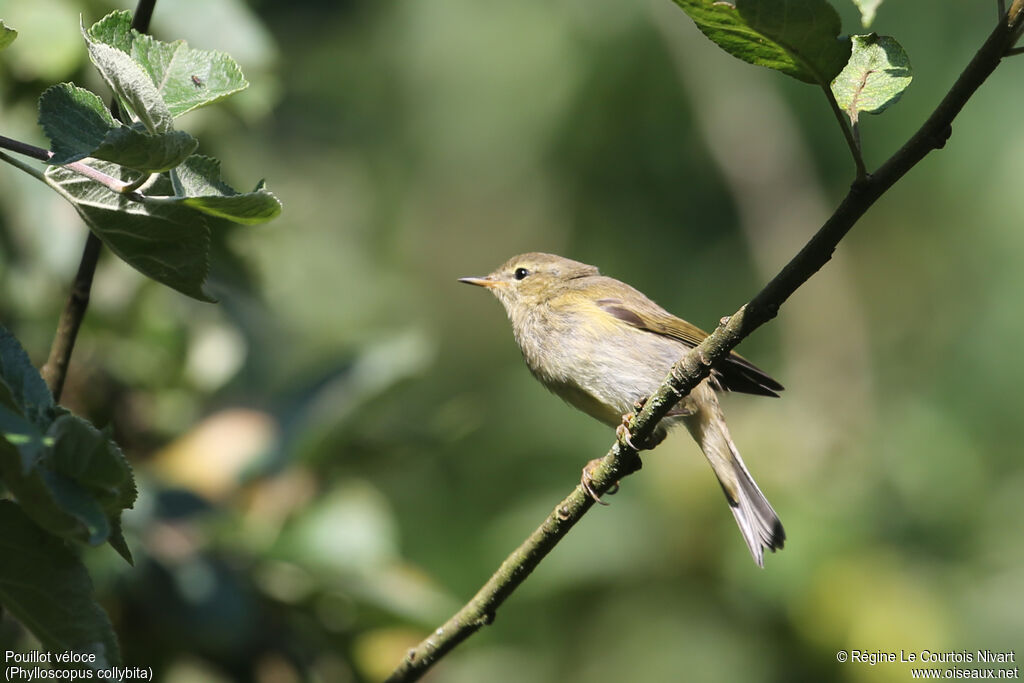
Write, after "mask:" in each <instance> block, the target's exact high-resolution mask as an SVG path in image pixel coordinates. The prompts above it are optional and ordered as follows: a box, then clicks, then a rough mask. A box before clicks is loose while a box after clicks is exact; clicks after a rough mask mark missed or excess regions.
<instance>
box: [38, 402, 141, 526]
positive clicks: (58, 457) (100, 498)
mask: <svg viewBox="0 0 1024 683" xmlns="http://www.w3.org/2000/svg"><path fill="white" fill-rule="evenodd" d="M47 436H48V437H50V439H52V443H53V445H52V446H51V447H50V451H51V453H50V454H49V457H50V462H51V464H52V466H53V468H54V469H55V470H56V471H58V472H60V473H61V474H64V475H65V476H67V477H68V478H70V479H71V480H72V481H74V482H76V483H78V484H80V485H81V486H82V487H84V488H85V489H86V490H87V491H88V492H89V493H90V494H91V495H92V497H93V498H95V499H96V501H97V502H98V503H99V504H100V506H101V507H102V508H103V511H104V512H105V513H106V514H107V515H111V516H120V514H121V510H124V509H127V508H130V507H132V505H134V503H135V496H136V490H135V480H134V479H133V478H132V468H131V466H130V465H129V464H128V461H127V460H126V459H125V457H124V454H123V453H121V449H120V448H118V447H117V444H115V443H114V442H113V441H112V440H111V439H110V438H109V437H108V436H106V435H105V434H103V432H101V431H100V430H98V429H96V428H95V427H93V426H92V425H91V424H89V423H88V422H86V421H85V420H83V419H82V418H80V417H77V416H76V415H72V414H70V413H67V414H65V415H61V416H60V417H58V418H57V419H56V420H54V422H53V424H52V425H51V426H50V429H49V430H48V431H47Z"/></svg>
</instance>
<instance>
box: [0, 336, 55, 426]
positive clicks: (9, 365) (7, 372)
mask: <svg viewBox="0 0 1024 683" xmlns="http://www.w3.org/2000/svg"><path fill="white" fill-rule="evenodd" d="M0 405H3V406H7V407H8V408H11V409H13V410H16V411H17V412H18V413H19V414H21V415H24V416H25V417H26V418H27V419H28V420H29V421H30V422H31V423H32V424H33V425H36V426H38V427H40V428H42V429H45V428H46V427H47V426H49V424H50V422H51V421H52V420H53V416H54V404H53V396H52V395H51V394H50V390H49V388H47V386H46V382H44V381H43V378H42V376H41V375H40V374H39V371H38V370H36V369H35V366H33V365H32V361H30V360H29V357H28V354H27V353H25V349H23V348H21V344H20V343H18V340H17V339H16V338H15V336H14V335H13V334H11V333H10V332H8V331H7V328H5V327H4V326H3V325H0Z"/></svg>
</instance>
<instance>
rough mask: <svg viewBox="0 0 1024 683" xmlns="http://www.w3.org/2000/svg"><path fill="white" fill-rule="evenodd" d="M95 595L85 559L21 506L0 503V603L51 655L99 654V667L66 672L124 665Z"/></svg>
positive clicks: (87, 665)
mask: <svg viewBox="0 0 1024 683" xmlns="http://www.w3.org/2000/svg"><path fill="white" fill-rule="evenodd" d="M92 594H93V585H92V580H91V579H90V578H89V573H88V572H87V571H86V569H85V566H84V565H83V564H82V562H81V560H79V559H78V558H77V557H76V556H75V554H74V553H72V552H71V550H69V549H68V548H67V546H65V545H64V543H62V542H61V541H60V539H57V538H54V537H53V536H50V535H49V534H47V533H45V532H44V531H43V530H42V529H40V528H39V527H37V526H36V525H35V524H33V523H32V521H31V520H30V519H29V518H28V517H27V516H26V515H25V513H24V511H23V510H22V509H21V508H20V507H19V506H18V505H16V504H15V503H13V502H11V501H9V500H4V501H0V604H2V605H3V606H4V607H5V608H6V609H7V610H8V611H9V612H10V613H11V614H12V615H13V616H14V617H15V618H16V619H18V621H20V622H21V623H22V624H23V625H24V626H25V627H26V628H27V629H28V630H29V631H31V632H32V633H33V634H34V635H35V636H36V638H38V639H39V641H40V642H41V643H42V644H43V647H45V648H46V649H47V650H48V651H50V652H67V651H73V652H76V653H79V654H94V655H96V661H95V662H91V663H75V664H73V665H67V668H88V669H91V670H93V671H99V670H100V669H107V668H110V667H112V666H115V665H117V664H119V663H120V659H121V655H120V652H119V650H118V646H117V638H116V637H115V636H114V630H113V628H112V627H111V625H110V620H109V619H108V618H107V615H106V614H105V613H104V612H103V610H102V609H101V608H100V606H99V605H98V604H97V603H96V601H95V600H94V598H93V596H92ZM64 667H65V665H63V664H62V668H64Z"/></svg>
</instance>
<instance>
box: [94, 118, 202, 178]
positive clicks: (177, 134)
mask: <svg viewBox="0 0 1024 683" xmlns="http://www.w3.org/2000/svg"><path fill="white" fill-rule="evenodd" d="M198 146H199V141H198V140H196V139H195V138H194V137H192V136H191V135H189V134H188V133H186V132H184V131H180V130H171V131H167V132H166V133H157V134H156V135H151V134H150V133H147V132H145V131H141V130H137V129H136V128H134V127H133V128H129V127H127V126H119V127H118V128H115V129H114V130H112V131H110V132H109V133H108V134H107V136H106V137H105V138H104V139H103V144H101V145H100V146H99V147H97V148H96V149H95V150H93V153H92V154H90V156H93V157H96V158H97V159H103V160H104V161H112V162H114V163H115V164H120V165H121V166H126V167H127V168H131V169H135V170H137V171H142V172H144V173H161V172H163V171H169V170H170V169H172V168H174V167H175V166H177V165H178V164H180V163H181V162H182V161H184V160H185V159H187V158H188V156H189V155H190V154H192V152H194V151H196V147H198Z"/></svg>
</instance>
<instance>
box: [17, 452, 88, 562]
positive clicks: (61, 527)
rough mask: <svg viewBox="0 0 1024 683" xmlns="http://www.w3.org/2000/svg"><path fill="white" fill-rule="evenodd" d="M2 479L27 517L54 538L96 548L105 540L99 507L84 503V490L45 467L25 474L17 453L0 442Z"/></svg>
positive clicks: (36, 468) (37, 467)
mask: <svg viewBox="0 0 1024 683" xmlns="http://www.w3.org/2000/svg"><path fill="white" fill-rule="evenodd" d="M0 478H2V479H3V481H4V484H5V485H6V486H7V489H8V491H10V492H11V494H12V495H13V496H14V497H15V498H16V499H17V501H18V503H19V504H20V505H21V507H22V509H23V510H24V512H25V514H27V515H28V516H29V517H31V518H32V521H33V522H35V523H36V524H38V525H39V526H40V527H42V528H43V529H46V531H48V532H50V533H51V534H53V535H54V536H58V537H60V538H63V539H68V540H75V541H81V542H83V543H88V542H92V543H93V544H99V543H102V542H103V540H105V536H102V534H103V529H102V528H101V527H103V526H106V520H105V519H104V518H103V515H102V510H100V508H99V505H98V504H96V503H95V501H94V502H93V505H91V506H90V505H89V504H88V503H87V502H83V496H84V495H85V492H84V491H82V490H81V488H80V487H78V486H77V485H76V484H75V483H74V482H72V481H70V480H68V479H67V478H66V477H63V476H62V475H59V474H57V473H55V472H52V471H49V470H46V468H45V467H43V466H41V463H40V466H36V467H34V468H33V469H32V470H31V471H29V472H26V471H25V470H23V468H22V466H21V461H20V459H19V456H18V453H17V450H16V449H15V448H14V446H12V445H11V444H10V443H9V442H7V441H6V440H0ZM55 488H56V489H57V490H55ZM101 536H102V537H101Z"/></svg>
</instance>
